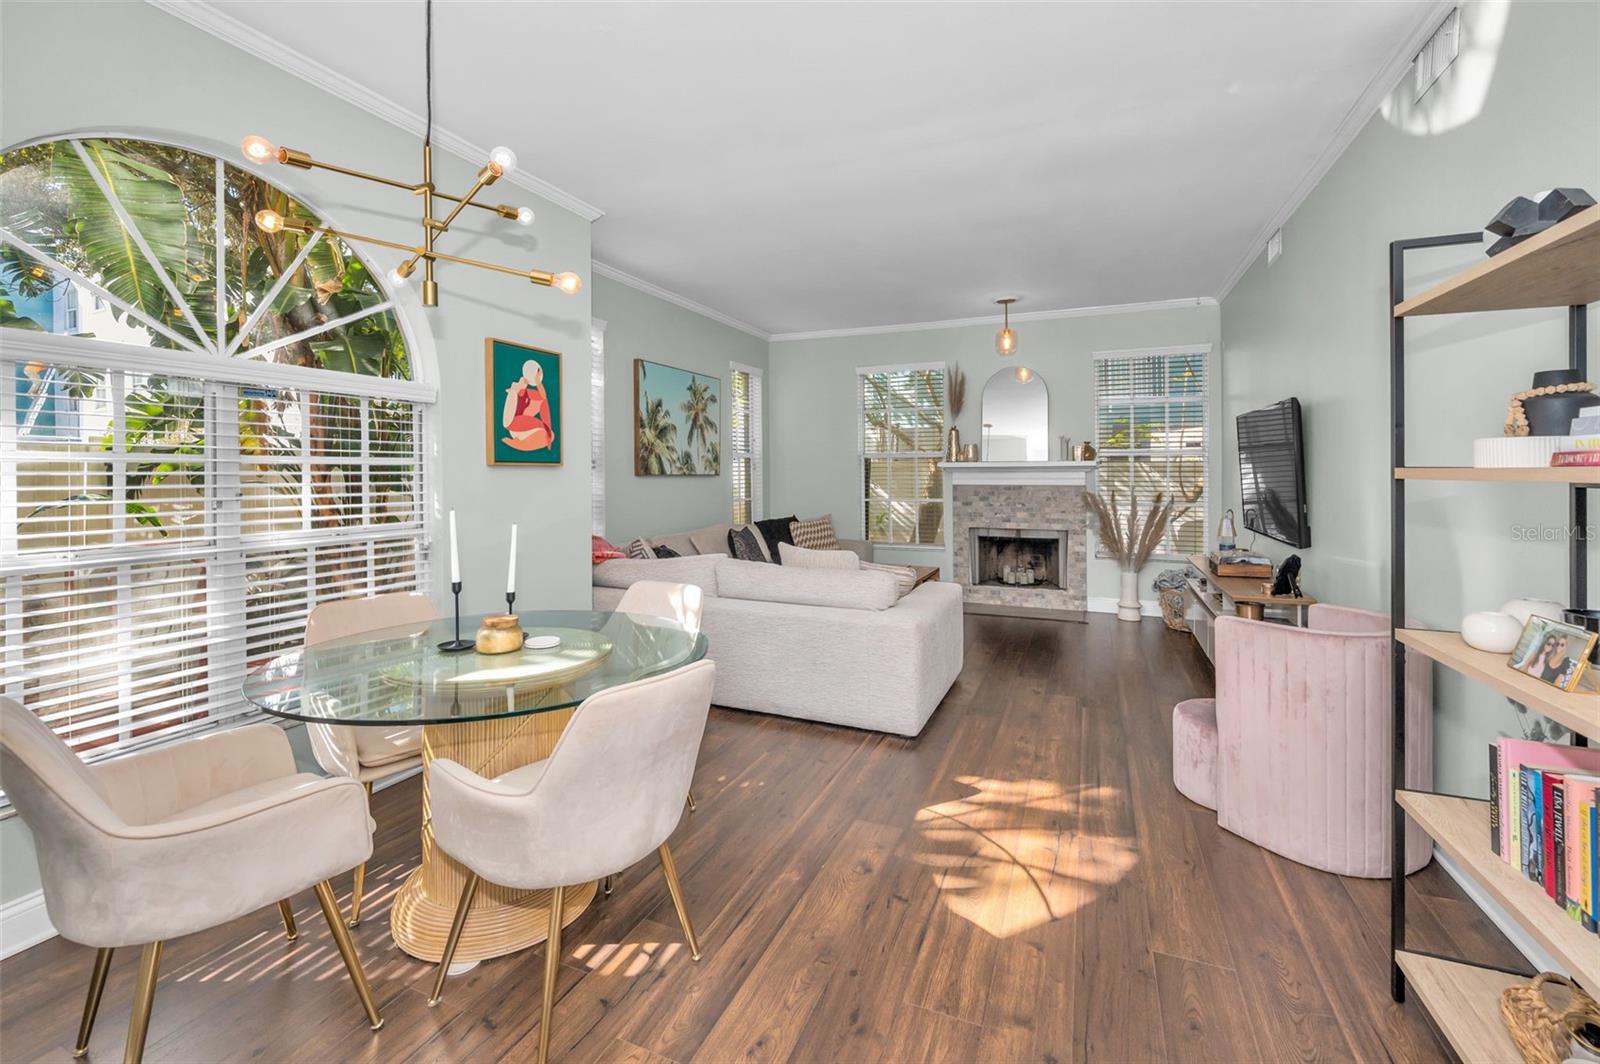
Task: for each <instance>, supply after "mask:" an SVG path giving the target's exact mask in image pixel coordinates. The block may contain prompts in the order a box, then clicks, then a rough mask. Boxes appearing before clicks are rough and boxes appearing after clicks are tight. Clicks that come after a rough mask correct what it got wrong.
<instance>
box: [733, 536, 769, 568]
mask: <svg viewBox="0 0 1600 1064" xmlns="http://www.w3.org/2000/svg"><path fill="white" fill-rule="evenodd" d="M728 553H729V554H731V555H733V556H734V557H735V558H737V559H739V560H740V561H742V562H764V561H766V560H767V556H766V555H765V554H762V553H761V542H760V541H759V540H758V539H756V534H755V533H754V532H752V531H750V530H749V529H748V528H730V529H728Z"/></svg>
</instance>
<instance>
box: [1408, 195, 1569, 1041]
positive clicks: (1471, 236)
mask: <svg viewBox="0 0 1600 1064" xmlns="http://www.w3.org/2000/svg"><path fill="white" fill-rule="evenodd" d="M1593 210H1597V211H1600V208H1593ZM1593 221H1594V219H1593V218H1590V219H1587V222H1590V223H1592V222H1593ZM1593 228H1594V227H1593V225H1589V224H1586V225H1585V226H1584V229H1585V231H1591V230H1593ZM1482 239H1483V235H1482V233H1479V232H1471V233H1454V234H1449V235H1445V236H1433V237H1423V238H1420V239H1414V240H1397V241H1395V242H1393V243H1392V244H1390V245H1389V296H1390V302H1391V307H1390V311H1391V314H1390V331H1389V377H1390V404H1391V405H1390V419H1391V425H1390V427H1391V447H1392V454H1391V457H1392V462H1391V465H1392V467H1393V468H1392V469H1391V472H1390V476H1391V485H1392V486H1391V496H1390V504H1391V508H1390V534H1391V542H1390V551H1391V574H1392V577H1391V579H1392V584H1391V589H1390V613H1391V623H1392V625H1393V628H1394V629H1395V639H1394V642H1393V657H1392V667H1393V720H1392V725H1391V728H1392V736H1393V746H1392V753H1393V764H1392V769H1393V777H1392V783H1393V785H1394V793H1393V795H1392V802H1393V806H1392V810H1393V825H1392V826H1393V839H1392V843H1393V850H1392V853H1391V861H1392V869H1391V880H1390V894H1389V897H1390V929H1389V933H1390V992H1391V994H1392V995H1393V997H1394V1000H1395V1001H1397V1002H1398V1001H1404V1000H1405V995H1406V985H1407V979H1406V973H1405V972H1404V971H1402V969H1401V961H1400V956H1401V953H1402V952H1405V953H1408V954H1410V955H1413V956H1416V957H1422V958H1432V959H1435V960H1438V961H1445V962H1450V963H1451V964H1456V965H1468V966H1471V967H1472V968H1476V969H1479V970H1487V969H1488V968H1489V966H1486V965H1482V964H1478V963H1476V962H1473V961H1470V960H1467V959H1465V958H1458V957H1445V956H1440V955H1436V954H1431V953H1425V952H1423V951H1418V950H1407V949H1406V899H1405V846H1406V839H1405V837H1406V830H1405V829H1406V818H1407V816H1408V815H1409V814H1408V813H1407V811H1406V809H1405V808H1404V807H1403V806H1402V805H1401V799H1400V794H1401V791H1402V790H1405V786H1404V784H1405V765H1406V714H1405V694H1406V655H1407V647H1406V645H1405V644H1404V643H1402V642H1401V640H1400V638H1399V631H1400V630H1401V629H1403V628H1404V627H1405V626H1406V615H1407V611H1406V485H1407V478H1405V477H1403V476H1402V475H1401V471H1402V470H1404V469H1405V468H1406V395H1405V353H1406V349H1405V341H1406V321H1407V318H1406V317H1405V316H1404V315H1402V314H1401V313H1399V312H1398V311H1397V309H1396V308H1398V307H1399V306H1400V304H1401V303H1403V302H1405V292H1404V288H1405V263H1406V255H1407V253H1408V252H1412V251H1418V250H1422V249H1426V248H1442V247H1451V246H1456V245H1467V244H1479V243H1481V242H1482ZM1541 250H1542V249H1541ZM1563 253H1564V254H1567V255H1571V254H1573V252H1571V250H1570V245H1569V246H1568V250H1566V251H1565V252H1563ZM1507 254H1509V253H1507ZM1576 254H1577V255H1578V256H1579V257H1580V259H1581V261H1582V262H1583V263H1584V264H1586V265H1588V266H1592V267H1593V268H1594V271H1595V272H1596V273H1597V274H1600V262H1596V261H1593V260H1594V259H1600V242H1596V241H1593V240H1589V243H1588V244H1586V245H1585V246H1584V247H1583V248H1582V249H1581V250H1580V251H1578V252H1577V253H1576ZM1526 257H1527V258H1529V259H1531V258H1533V257H1534V256H1533V255H1531V254H1530V255H1528V256H1526ZM1484 270H1485V267H1478V268H1477V269H1476V272H1479V273H1482V272H1484ZM1579 290H1580V291H1581V292H1585V293H1587V291H1588V290H1587V289H1584V288H1583V287H1582V286H1579ZM1516 305H1517V306H1549V305H1551V304H1550V303H1541V302H1537V301H1531V300H1530V301H1528V302H1525V303H1521V304H1516ZM1554 305H1558V306H1559V305H1560V304H1559V303H1557V304H1554ZM1512 306H1513V304H1511V303H1502V304H1500V305H1499V306H1489V307H1484V308H1474V307H1470V306H1467V307H1461V308H1459V309H1454V308H1452V309H1450V310H1447V311H1425V312H1428V313H1439V312H1446V313H1460V312H1471V311H1474V310H1477V309H1483V310H1484V311H1491V310H1494V309H1511V308H1512ZM1587 348H1588V305H1587V304H1582V305H1569V306H1568V307H1567V361H1568V365H1569V366H1571V367H1572V368H1573V369H1576V370H1578V371H1579V372H1580V373H1581V374H1584V375H1585V376H1587V372H1588V357H1587ZM1441 479H1450V478H1441ZM1459 479H1471V478H1467V477H1461V478H1459ZM1580 479H1581V478H1580ZM1589 479H1590V482H1585V483H1580V482H1574V483H1571V484H1570V485H1568V487H1569V496H1570V497H1569V503H1568V516H1569V519H1570V549H1569V555H1568V581H1569V601H1570V602H1571V604H1572V606H1573V607H1574V608H1577V609H1586V608H1587V607H1588V582H1589V551H1590V547H1591V546H1592V544H1593V541H1592V540H1591V539H1590V538H1589V537H1588V535H1587V529H1588V521H1589V492H1590V491H1591V490H1594V489H1596V488H1600V483H1595V482H1593V478H1589ZM1484 487H1488V488H1492V485H1484ZM1428 656H1430V657H1432V655H1431V654H1430V655H1428ZM1435 660H1440V659H1435ZM1445 664H1446V665H1447V667H1448V666H1449V663H1445ZM1596 698H1597V700H1600V695H1597V696H1596ZM1597 719H1600V714H1597ZM1573 734H1574V742H1575V743H1577V744H1578V745H1587V741H1588V738H1587V736H1586V735H1584V734H1582V733H1581V732H1580V731H1579V730H1578V729H1576V728H1574V729H1573ZM1424 826H1425V827H1426V826H1427V825H1426V824H1424ZM1436 837H1437V836H1436ZM1483 844H1484V846H1485V848H1487V840H1483ZM1552 908H1554V906H1553V905H1552ZM1512 915H1513V917H1518V915H1519V914H1517V913H1513V914H1512ZM1594 948H1595V950H1596V951H1597V952H1600V939H1597V940H1596V943H1595V947H1594ZM1580 981H1581V980H1580ZM1588 989H1589V990H1590V991H1591V992H1593V991H1600V987H1597V986H1590V987H1589V988H1588ZM1425 1003H1426V1004H1430V1005H1431V1004H1433V1003H1431V1002H1425ZM1430 1011H1434V1010H1432V1009H1430ZM1435 1020H1436V1022H1437V1021H1438V1020H1439V1017H1438V1016H1437V1015H1435Z"/></svg>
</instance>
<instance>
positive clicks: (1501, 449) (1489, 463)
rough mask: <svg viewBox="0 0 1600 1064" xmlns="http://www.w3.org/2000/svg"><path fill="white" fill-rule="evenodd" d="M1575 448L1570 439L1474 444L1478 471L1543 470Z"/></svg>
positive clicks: (1526, 438)
mask: <svg viewBox="0 0 1600 1064" xmlns="http://www.w3.org/2000/svg"><path fill="white" fill-rule="evenodd" d="M1574 446H1575V444H1574V443H1573V442H1572V437H1571V436H1485V437H1483V438H1481V439H1476V440H1473V441H1472V464H1473V465H1474V466H1475V467H1477V468H1478V469H1529V468H1539V469H1542V468H1544V467H1545V466H1548V465H1549V464H1550V456H1551V455H1553V454H1555V453H1556V452H1557V451H1570V450H1572V448H1573V447H1574Z"/></svg>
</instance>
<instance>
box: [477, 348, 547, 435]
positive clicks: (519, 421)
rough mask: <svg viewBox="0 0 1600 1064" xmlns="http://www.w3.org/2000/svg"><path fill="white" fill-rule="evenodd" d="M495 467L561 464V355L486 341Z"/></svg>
mask: <svg viewBox="0 0 1600 1064" xmlns="http://www.w3.org/2000/svg"><path fill="white" fill-rule="evenodd" d="M483 357H484V371H483V376H484V381H485V384H486V385H487V387H488V394H487V396H486V398H485V407H486V409H485V412H484V418H485V420H486V421H487V422H488V437H487V440H486V446H487V452H488V453H487V457H488V461H489V464H490V465H534V466H539V465H544V466H558V465H560V464H561V442H562V439H561V355H560V354H558V353H557V352H555V351H546V350H544V349H542V348H538V347H524V346H523V345H522V344H514V343H512V342H511V341H510V340H496V339H494V338H493V337H491V338H489V339H487V340H485V341H484V342H483Z"/></svg>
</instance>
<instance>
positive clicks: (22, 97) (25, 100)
mask: <svg viewBox="0 0 1600 1064" xmlns="http://www.w3.org/2000/svg"><path fill="white" fill-rule="evenodd" d="M0 39H3V41H0V49H3V51H0V79H3V80H0V143H5V144H11V143H17V142H20V141H25V140H30V139H33V138H36V137H42V136H47V135H52V134H57V133H62V132H71V131H106V130H115V131H127V132H132V133H146V134H151V135H165V136H167V137H169V138H170V139H174V140H179V141H182V142H185V143H188V144H192V145H195V146H197V147H206V148H209V149H210V150H213V151H215V152H216V153H217V154H220V155H223V156H225V157H227V158H237V157H238V155H237V153H238V143H239V139H240V137H242V136H243V135H245V134H246V133H252V132H259V133H262V134H264V135H267V136H270V137H272V138H273V139H274V140H276V141H277V142H278V143H287V144H290V145H293V146H295V147H297V148H301V149H303V150H305V151H308V152H311V153H312V154H313V155H322V156H326V157H328V158H330V159H331V160H333V161H338V162H343V163H348V164H351V165H354V166H358V167H362V168H365V169H369V170H373V171H376V172H380V173H386V174H392V175H406V174H415V173H417V172H418V168H419V165H420V153H419V144H418V138H417V137H415V136H412V135H411V134H408V133H405V132H403V131H401V130H399V129H396V128H395V127H393V126H390V125H388V124H387V123H384V122H381V121H379V120H378V119H376V118H374V117H373V116H372V115H370V114H368V113H366V112H365V111H362V110H360V109H358V108H356V107H354V106H352V105H349V104H346V103H344V102H342V101H340V100H338V99H336V98H334V97H332V96H330V95H328V94H327V93H325V92H323V91H321V90H320V89H318V88H316V87H314V86H312V85H310V84H308V83H306V82H304V81H302V80H300V79H298V78H295V77H293V76H291V75H289V74H286V73H284V72H282V71H280V70H278V69H277V68H276V67H273V66H270V65H268V64H267V63H264V62H262V61H260V60H257V59H255V58H252V57H251V56H249V55H246V54H245V53H243V52H240V51H239V50H237V49H235V48H232V47H230V46H229V45H226V44H224V43H223V42H221V41H219V40H217V39H216V38H214V37H211V36H209V35H207V34H204V33H202V32H200V31H199V30H196V29H193V28H192V27H190V26H188V25H187V24H185V23H183V22H181V21H179V20H178V19H175V18H173V17H171V16H169V15H165V14H162V13H161V12H159V11H157V10H156V9H155V8H153V7H150V6H148V5H145V4H137V3H94V4H88V3H83V4H40V3H6V4H0ZM69 42H70V53H71V56H72V70H73V72H72V76H71V77H70V78H63V77H62V76H61V56H62V55H63V51H62V49H63V48H66V47H68V44H69ZM46 45H48V46H46ZM435 164H436V171H437V174H436V177H437V180H438V182H439V183H440V185H441V186H443V187H446V188H452V187H453V188H458V189H459V188H464V187H466V186H468V185H470V184H471V182H472V176H473V173H474V171H475V168H474V167H473V166H472V165H471V164H469V163H466V162H464V161H462V160H460V159H456V158H454V157H452V156H448V155H442V154H441V155H436V156H435ZM271 176H272V177H273V179H274V180H276V181H278V182H279V183H280V184H282V185H284V186H285V187H287V188H289V189H291V190H293V191H295V192H296V193H298V194H300V195H303V196H304V197H305V198H306V199H307V200H308V201H309V202H311V203H312V204H314V205H316V206H317V207H318V208H320V209H321V210H323V211H324V212H325V213H326V214H327V216H329V217H330V218H331V219H333V220H335V221H336V222H338V223H340V224H342V225H343V226H345V227H346V228H349V229H351V230H353V231H356V232H364V233H370V234H373V235H376V236H381V237H386V238H389V239H394V240H411V239H414V238H415V236H416V220H415V211H416V207H415V204H414V202H413V201H412V200H411V199H410V197H408V196H407V195H406V194H405V193H403V192H398V191H391V190H386V189H382V188H379V187H377V186H374V185H368V184H365V183H363V182H358V181H355V180H352V179H350V178H344V177H339V176H337V175H330V174H325V173H318V172H306V171H300V170H288V169H279V170H275V171H274V172H273V173H272V175H271ZM504 198H505V199H506V200H507V201H508V202H513V203H527V204H528V205H530V206H532V207H533V208H534V209H535V211H536V212H537V213H538V221H537V222H536V223H535V224H534V226H533V227H532V228H531V229H524V228H522V227H520V226H515V225H505V224H501V225H495V224H493V223H492V222H486V221H484V220H483V219H479V218H476V217H473V218H470V219H468V218H466V217H463V219H462V222H461V226H462V228H461V232H460V233H458V234H452V236H451V240H452V241H453V242H454V245H455V246H454V247H452V248H451V249H450V250H454V251H459V252H462V253H465V254H469V255H475V256H478V257H481V258H486V259H490V260H494V261H500V262H506V263H527V264H528V265H529V266H535V265H537V266H541V267H548V268H550V269H552V270H563V269H572V270H576V271H577V272H578V273H579V274H580V275H582V276H583V278H584V280H585V281H586V282H589V281H590V280H591V278H590V276H589V223H588V221H586V220H585V219H583V218H581V217H579V216H577V215H574V214H572V213H570V212H568V211H566V210H564V209H562V208H560V207H557V206H555V205H554V204H551V203H548V202H545V201H543V200H541V199H539V198H538V197H536V196H534V195H532V194H531V193H529V192H527V191H525V190H523V189H521V188H518V187H516V186H514V185H508V186H505V195H504ZM364 253H365V251H364ZM370 261H372V262H373V263H374V265H375V266H377V268H378V269H379V270H380V271H382V272H387V271H388V269H389V268H390V267H392V266H393V265H394V264H395V262H396V261H397V259H396V257H395V256H394V255H392V254H390V253H383V252H379V253H374V254H372V255H370ZM439 283H440V289H441V294H440V305H439V306H438V307H436V308H432V309H428V310H426V311H425V310H424V309H423V308H422V307H421V306H420V305H419V303H418V301H417V296H416V292H415V286H412V287H411V288H410V289H409V290H407V291H405V292H404V293H403V294H402V311H403V312H404V314H405V316H406V318H407V321H408V322H409V324H410V325H411V326H412V328H413V330H414V331H421V332H422V333H423V334H424V335H426V334H431V342H432V344H433V346H435V347H436V349H437V355H438V364H439V380H440V394H439V403H438V405H437V407H436V410H435V415H436V416H435V417H434V421H433V424H434V427H435V429H436V434H435V440H436V441H437V452H436V454H435V455H434V456H433V461H432V464H431V470H430V471H431V473H432V475H433V477H434V480H433V484H434V488H435V501H436V503H437V507H438V509H437V512H436V514H435V535H436V537H437V542H438V543H439V544H440V546H441V549H439V550H436V551H435V552H434V572H435V574H436V584H435V586H436V588H437V589H438V590H439V591H440V593H441V594H442V592H443V590H444V584H445V581H446V579H447V576H448V556H447V554H446V553H445V551H444V550H443V549H442V544H443V514H444V512H445V511H447V510H449V509H450V508H452V507H453V508H457V509H459V510H460V511H461V512H462V515H463V516H467V517H469V518H470V519H469V520H467V521H465V522H463V523H462V527H461V534H462V539H463V542H462V550H461V561H462V571H463V572H462V575H463V577H464V583H465V585H466V588H465V592H464V594H463V596H462V605H463V609H465V610H476V611H478V612H483V611H485V610H487V609H490V608H492V607H493V606H494V605H495V603H496V600H499V599H500V596H501V594H502V593H503V589H504V586H505V584H504V572H505V568H504V567H505V559H506V549H507V545H508V540H509V538H510V524H511V522H512V521H516V522H518V523H519V524H520V525H521V529H520V537H521V538H520V541H521V543H522V562H523V569H522V571H523V572H524V573H527V574H529V576H528V577H527V578H526V579H525V580H524V582H523V587H522V594H521V597H520V598H519V600H518V601H519V604H521V603H528V604H529V605H530V606H531V605H534V604H537V605H539V606H544V607H547V608H587V605H588V603H589V601H590V584H589V560H588V553H587V546H588V530H589V517H588V515H589V405H588V402H587V396H588V388H589V299H590V297H589V293H588V291H587V290H585V292H584V293H582V294H580V295H578V296H576V297H568V296H562V295H560V294H559V293H556V292H554V291H552V290H549V289H536V288H534V287H532V286H531V285H529V284H527V283H526V282H519V281H518V280H517V279H516V278H513V277H505V276H501V275H498V274H492V273H489V272H487V271H481V270H471V269H468V268H465V267H453V266H449V265H445V266H442V267H440V270H439ZM489 336H496V337H502V338H505V339H510V340H516V341H518V342H522V343H528V344H533V345H536V346H540V347H546V348H550V349H553V350H556V351H560V352H562V353H563V355H564V358H563V369H564V370H565V380H564V382H563V389H564V391H563V396H564V398H565V400H566V403H565V406H566V414H565V416H564V419H563V420H564V421H565V424H564V426H563V429H564V431H565V434H566V442H565V453H564V459H565V461H564V464H563V465H562V466H561V467H560V468H556V469H525V468H504V467H502V468H490V467H488V466H487V465H486V464H485V462H484V449H483V448H484V422H483V418H484V393H483V388H484V383H483V360H484V356H483V342H484V338H485V337H489ZM535 573H537V580H538V582H537V584H535V583H534V580H533V574H535ZM502 601H503V600H502ZM24 831H25V829H24V828H23V827H22V826H21V823H20V821H18V820H17V819H16V818H12V819H9V820H5V821H3V822H0V901H6V900H10V899H12V898H15V897H18V896H19V895H22V894H26V893H29V892H31V891H33V890H35V889H37V886H38V879H37V871H36V868H35V866H34V862H33V860H32V854H31V851H30V850H29V849H28V847H27V846H26V844H25V842H23V841H22V838H21V837H22V834H23V832H24Z"/></svg>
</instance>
